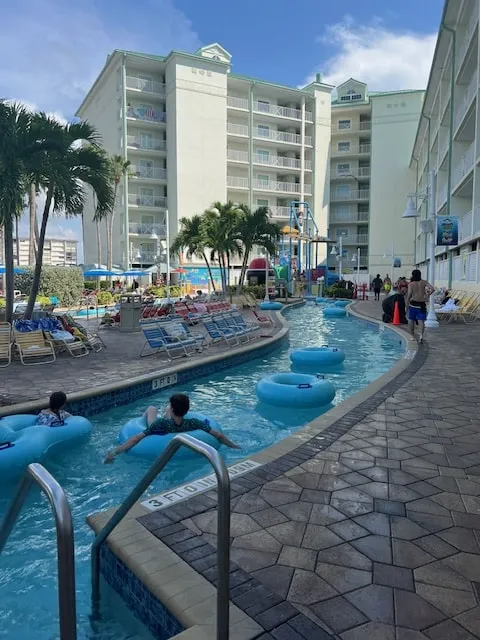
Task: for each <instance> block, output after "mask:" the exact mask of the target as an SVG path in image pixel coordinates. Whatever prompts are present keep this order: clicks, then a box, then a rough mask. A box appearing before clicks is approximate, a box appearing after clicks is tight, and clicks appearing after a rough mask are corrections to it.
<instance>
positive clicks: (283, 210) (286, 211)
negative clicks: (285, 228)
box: [269, 207, 290, 218]
mask: <svg viewBox="0 0 480 640" xmlns="http://www.w3.org/2000/svg"><path fill="white" fill-rule="evenodd" d="M269 208H270V213H271V215H272V218H290V207H269Z"/></svg>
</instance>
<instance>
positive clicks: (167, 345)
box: [140, 322, 196, 360]
mask: <svg viewBox="0 0 480 640" xmlns="http://www.w3.org/2000/svg"><path fill="white" fill-rule="evenodd" d="M142 332H143V335H144V337H145V344H144V345H143V348H142V350H141V352H140V357H144V356H148V355H152V353H161V352H165V353H166V354H167V357H168V359H169V360H174V359H175V358H182V357H183V356H190V355H192V353H193V352H194V351H195V348H196V344H195V340H173V339H172V338H171V337H170V336H168V334H166V332H165V329H164V328H163V325H160V323H158V322H151V323H148V324H147V323H143V324H142ZM147 347H148V348H149V349H150V351H151V353H145V350H146V348H147Z"/></svg>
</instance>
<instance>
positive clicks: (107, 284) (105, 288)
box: [99, 280, 112, 291]
mask: <svg viewBox="0 0 480 640" xmlns="http://www.w3.org/2000/svg"><path fill="white" fill-rule="evenodd" d="M99 288H100V291H108V289H111V288H112V285H111V283H110V282H109V281H108V280H100V287H99Z"/></svg>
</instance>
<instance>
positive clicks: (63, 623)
mask: <svg viewBox="0 0 480 640" xmlns="http://www.w3.org/2000/svg"><path fill="white" fill-rule="evenodd" d="M34 482H36V483H37V484H38V485H39V486H40V488H41V489H42V491H43V492H44V494H45V495H46V496H47V499H48V501H49V502H50V505H51V507H52V511H53V515H54V516H55V528H56V530H57V565H58V566H57V571H58V608H59V618H60V639H61V640H76V638H77V611H76V601H75V557H74V541H73V525H72V514H71V512H70V506H69V504H68V500H67V497H66V495H65V492H64V491H63V489H62V487H61V486H60V485H59V484H58V482H57V481H56V480H55V478H54V477H53V476H52V475H51V474H50V473H48V471H47V470H46V469H45V467H42V465H41V464H37V463H33V464H29V465H28V467H27V469H26V471H25V475H24V476H23V478H22V481H21V482H20V485H19V487H18V489H17V493H16V494H15V497H14V498H13V500H12V503H11V505H10V508H9V510H8V511H7V513H6V515H5V517H4V519H3V522H2V524H1V526H0V554H1V553H2V551H3V549H4V547H5V544H6V543H7V540H8V537H9V535H10V533H11V532H12V529H13V527H14V525H15V522H16V520H17V518H18V516H19V514H20V511H21V509H22V506H23V503H24V502H25V499H26V497H27V495H28V492H29V491H30V489H31V487H32V485H33V483H34Z"/></svg>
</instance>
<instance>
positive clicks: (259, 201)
mask: <svg viewBox="0 0 480 640" xmlns="http://www.w3.org/2000/svg"><path fill="white" fill-rule="evenodd" d="M268 206H269V203H268V200H264V199H262V198H258V199H257V207H268Z"/></svg>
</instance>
